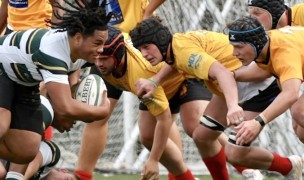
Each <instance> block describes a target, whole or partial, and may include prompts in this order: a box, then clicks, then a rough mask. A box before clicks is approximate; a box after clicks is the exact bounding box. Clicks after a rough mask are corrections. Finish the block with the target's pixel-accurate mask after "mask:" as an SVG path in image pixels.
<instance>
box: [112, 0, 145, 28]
mask: <svg viewBox="0 0 304 180" xmlns="http://www.w3.org/2000/svg"><path fill="white" fill-rule="evenodd" d="M118 2H119V5H120V9H121V11H122V15H123V19H124V21H123V22H122V23H120V24H117V25H115V27H117V28H118V29H120V30H121V31H122V32H126V33H129V31H130V30H131V29H133V28H134V27H135V26H136V24H137V23H138V22H140V21H142V19H143V16H144V13H145V9H146V7H147V6H148V4H149V1H148V0H118Z"/></svg>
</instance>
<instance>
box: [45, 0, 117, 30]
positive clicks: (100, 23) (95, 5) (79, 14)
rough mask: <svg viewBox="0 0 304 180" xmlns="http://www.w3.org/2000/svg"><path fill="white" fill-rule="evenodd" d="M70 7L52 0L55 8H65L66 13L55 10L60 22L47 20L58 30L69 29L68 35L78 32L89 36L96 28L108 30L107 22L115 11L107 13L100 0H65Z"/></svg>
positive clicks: (104, 2)
mask: <svg viewBox="0 0 304 180" xmlns="http://www.w3.org/2000/svg"><path fill="white" fill-rule="evenodd" d="M63 1H64V2H65V4H66V5H68V7H64V6H62V5H61V4H60V3H59V2H57V1H51V3H52V6H53V8H58V9H61V10H63V11H64V12H65V13H64V14H63V15H60V14H59V12H58V11H55V10H53V15H54V16H55V17H56V18H57V19H58V20H59V22H53V21H51V20H50V19H47V20H46V23H47V24H48V26H50V27H51V28H53V29H57V31H58V32H62V31H67V32H68V35H70V36H74V35H75V34H76V33H77V32H80V33H82V34H83V35H84V36H89V35H92V34H93V33H94V31H95V30H107V27H108V26H107V24H108V22H109V21H110V19H111V17H112V16H113V15H114V13H112V12H109V13H108V14H107V13H106V10H105V4H106V1H103V2H102V3H101V4H99V0H75V3H71V2H70V1H69V0H63Z"/></svg>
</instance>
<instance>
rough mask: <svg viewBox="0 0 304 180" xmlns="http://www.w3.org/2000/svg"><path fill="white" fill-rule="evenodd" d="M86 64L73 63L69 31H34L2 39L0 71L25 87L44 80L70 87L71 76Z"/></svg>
mask: <svg viewBox="0 0 304 180" xmlns="http://www.w3.org/2000/svg"><path fill="white" fill-rule="evenodd" d="M85 64H86V61H84V60H77V61H76V62H74V63H73V62H72V60H71V57H70V45H69V41H68V35H67V32H55V30H48V29H30V30H26V31H17V32H13V33H11V34H9V35H6V36H2V37H0V69H2V71H4V73H5V74H7V76H8V77H9V78H10V79H11V80H13V81H15V82H16V83H18V84H21V85H25V86H33V85H37V84H38V83H39V82H40V81H42V80H43V81H44V82H45V83H47V82H50V81H53V82H58V83H64V84H69V82H68V73H69V72H72V71H75V70H77V69H79V68H81V67H82V66H83V65H85Z"/></svg>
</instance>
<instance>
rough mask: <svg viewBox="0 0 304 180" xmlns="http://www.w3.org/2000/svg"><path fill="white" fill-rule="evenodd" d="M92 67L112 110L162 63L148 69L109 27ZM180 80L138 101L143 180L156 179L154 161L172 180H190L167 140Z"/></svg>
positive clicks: (175, 110)
mask: <svg viewBox="0 0 304 180" xmlns="http://www.w3.org/2000/svg"><path fill="white" fill-rule="evenodd" d="M95 65H96V67H97V70H96V69H94V68H93V67H92V71H93V72H94V73H97V74H99V75H100V76H101V77H102V78H103V79H104V80H105V82H106V84H107V88H108V92H109V94H108V97H109V98H110V99H111V109H113V108H114V106H115V104H116V102H117V101H118V98H119V97H120V95H121V93H122V91H130V92H132V93H133V94H135V95H137V91H136V87H135V82H136V81H137V80H138V79H139V78H141V77H145V78H148V77H151V76H152V75H154V74H156V73H157V72H158V71H159V70H160V68H161V67H162V66H163V65H164V64H160V65H159V66H157V67H153V66H151V65H150V64H149V62H147V61H144V59H143V57H142V56H141V54H140V53H139V52H138V51H137V50H136V49H135V48H134V47H132V46H131V45H130V44H129V43H128V42H126V41H124V37H123V35H122V33H120V31H119V30H118V29H116V28H114V27H109V38H108V40H107V42H106V44H105V47H104V51H103V53H101V57H100V58H99V59H98V60H97V61H96V62H95ZM93 72H92V73H93ZM183 81H184V77H183V76H182V75H177V76H175V77H174V78H172V79H170V80H168V81H166V82H164V83H163V84H162V86H159V87H158V88H157V90H156V91H155V93H154V96H153V97H152V98H149V99H141V103H140V105H139V109H140V114H139V120H138V121H139V122H138V124H139V130H140V140H141V142H142V143H143V145H144V146H145V147H146V148H147V149H149V150H150V155H149V157H148V159H147V162H146V163H145V165H144V167H143V170H142V178H141V179H143V180H148V179H158V178H159V169H158V162H161V163H162V164H163V165H164V166H165V167H166V168H167V169H168V171H169V172H170V173H171V174H172V176H173V177H171V178H173V179H176V180H187V179H194V177H193V175H192V174H191V172H190V171H189V170H188V169H187V167H186V166H185V164H184V162H183V158H182V153H181V150H180V149H179V147H178V146H177V145H176V144H175V143H174V141H173V140H172V139H171V137H170V129H171V127H172V124H173V122H174V119H175V118H174V117H171V114H172V116H175V115H176V113H178V111H179V103H180V101H182V100H180V99H179V93H180V92H179V87H180V86H181V85H182V82H183ZM192 98H197V97H195V96H192ZM167 99H169V102H170V106H169V102H168V100H167ZM183 100H184V101H187V99H183ZM169 107H170V108H169ZM170 109H171V110H170Z"/></svg>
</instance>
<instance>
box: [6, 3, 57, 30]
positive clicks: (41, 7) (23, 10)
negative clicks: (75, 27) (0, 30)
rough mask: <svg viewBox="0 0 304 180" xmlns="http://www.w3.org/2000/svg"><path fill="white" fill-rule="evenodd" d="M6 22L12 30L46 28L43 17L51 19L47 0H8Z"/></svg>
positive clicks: (49, 5)
mask: <svg viewBox="0 0 304 180" xmlns="http://www.w3.org/2000/svg"><path fill="white" fill-rule="evenodd" d="M7 13H8V18H7V23H8V26H9V28H11V29H12V30H15V31H16V30H26V29H31V28H47V26H46V23H45V21H44V20H45V19H51V17H52V6H51V4H50V2H49V0H10V1H9V4H8V12H7Z"/></svg>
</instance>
